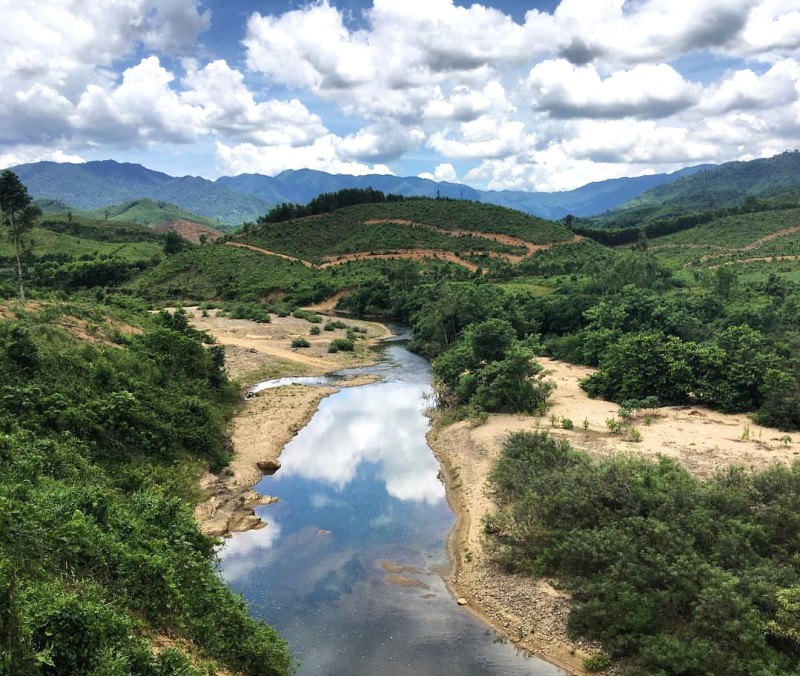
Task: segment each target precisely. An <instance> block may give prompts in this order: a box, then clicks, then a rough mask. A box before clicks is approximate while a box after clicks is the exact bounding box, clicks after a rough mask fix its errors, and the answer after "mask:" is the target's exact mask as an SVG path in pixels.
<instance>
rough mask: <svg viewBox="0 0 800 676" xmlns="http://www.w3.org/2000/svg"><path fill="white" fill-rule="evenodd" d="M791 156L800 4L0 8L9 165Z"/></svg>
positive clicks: (59, 3) (441, 165)
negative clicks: (111, 161) (44, 162)
mask: <svg viewBox="0 0 800 676" xmlns="http://www.w3.org/2000/svg"><path fill="white" fill-rule="evenodd" d="M798 146H800V2H798V0H691V1H689V0H624V1H623V0H561V1H560V2H559V1H558V0H541V1H536V2H515V1H514V0H487V1H486V2H485V3H484V4H478V3H475V4H472V3H471V2H462V1H460V0H371V1H370V0H315V1H313V2H308V1H301V0H0V167H7V166H13V165H16V164H20V163H25V162H36V161H40V160H52V161H57V162H84V161H90V160H99V159H114V160H118V161H121V162H137V163H140V164H143V165H145V166H147V167H149V168H151V169H157V170H160V171H165V172H167V173H169V174H172V175H195V176H198V175H199V176H204V177H206V178H210V179H214V178H217V177H219V176H222V175H235V174H241V173H260V174H266V175H270V176H274V175H276V174H278V173H280V172H281V171H284V170H286V169H301V168H310V169H318V170H321V171H328V172H331V173H342V174H356V175H360V174H367V173H386V174H395V175H398V176H425V177H427V178H434V179H436V180H447V181H456V182H460V183H466V184H468V185H471V186H473V187H476V188H480V189H492V190H506V189H511V190H536V191H556V190H569V189H572V188H575V187H578V186H581V185H584V184H586V183H589V182H591V181H598V180H604V179H608V178H617V177H621V176H639V175H643V174H652V173H664V172H671V171H675V170H676V169H679V168H681V167H685V166H691V165H696V164H701V163H707V162H713V163H720V162H726V161H731V160H748V159H754V158H758V157H768V156H772V155H774V154H776V153H779V152H782V151H784V150H789V149H795V148H797V147H798Z"/></svg>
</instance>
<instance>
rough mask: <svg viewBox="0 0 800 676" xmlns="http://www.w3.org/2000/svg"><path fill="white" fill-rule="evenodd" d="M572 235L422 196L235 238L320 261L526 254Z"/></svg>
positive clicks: (513, 215)
mask: <svg viewBox="0 0 800 676" xmlns="http://www.w3.org/2000/svg"><path fill="white" fill-rule="evenodd" d="M571 234H572V233H571V232H570V231H569V230H568V229H567V228H565V227H564V226H562V225H560V224H558V223H553V222H550V221H545V220H542V219H540V218H536V217H535V216H529V215H527V214H523V213H521V212H519V211H514V210H512V209H506V208H504V207H497V206H494V205H490V204H482V203H480V202H468V201H464V200H435V199H425V198H420V199H408V200H404V201H401V202H384V203H377V204H361V205H357V206H353V207H348V208H345V209H339V210H337V211H334V212H332V213H328V214H321V215H319V216H311V217H307V218H301V219H297V220H294V221H288V222H283V223H260V224H259V225H257V226H255V227H252V228H248V229H247V230H246V231H245V232H243V233H241V234H239V235H236V237H235V239H236V240H237V241H240V242H243V243H246V244H251V245H253V246H258V247H262V248H265V249H270V250H272V251H277V252H280V253H285V254H289V255H292V256H297V257H298V258H302V259H304V260H309V261H314V262H320V261H322V260H323V259H324V258H326V257H331V256H338V255H344V254H352V253H361V252H363V253H370V252H372V253H380V252H392V251H398V250H412V249H440V250H442V251H448V252H452V253H456V254H462V255H470V254H474V253H477V252H494V253H501V254H511V255H523V254H525V251H526V248H525V246H524V244H523V242H527V243H530V244H534V245H535V244H547V243H550V242H555V241H560V240H567V239H569V238H570V237H571ZM503 236H507V237H505V238H504V237H503ZM512 238H514V239H512ZM504 239H505V241H503V240H504ZM515 240H522V242H520V241H515Z"/></svg>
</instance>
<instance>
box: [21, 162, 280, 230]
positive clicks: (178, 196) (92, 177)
mask: <svg viewBox="0 0 800 676" xmlns="http://www.w3.org/2000/svg"><path fill="white" fill-rule="evenodd" d="M14 172H15V173H16V174H17V175H18V176H19V178H20V180H21V181H22V182H23V183H24V184H25V185H26V186H27V187H28V190H29V192H30V194H31V196H32V197H34V198H35V199H52V200H58V201H61V202H63V203H64V204H67V205H69V206H70V207H72V208H74V209H81V210H91V209H101V210H102V209H104V208H105V207H108V206H110V205H115V204H122V203H125V202H129V201H131V200H139V199H141V198H149V199H151V200H155V201H157V202H167V203H171V204H175V205H177V206H178V207H180V208H181V209H186V210H187V211H191V212H192V213H195V214H198V215H200V216H204V217H206V218H209V219H212V220H213V221H214V222H216V221H219V222H221V223H223V224H229V225H238V224H240V223H243V222H244V221H247V220H254V219H255V218H257V217H258V216H259V214H263V213H265V212H266V211H268V210H269V208H270V206H271V205H270V204H268V203H267V202H265V201H263V200H261V199H259V198H258V197H254V196H252V195H243V194H241V193H238V192H234V191H233V190H230V189H229V188H226V187H225V186H224V185H221V184H217V183H214V182H212V181H208V180H206V179H204V178H199V177H196V176H183V177H180V178H176V177H173V176H169V175H167V174H164V173H162V172H159V171H152V170H151V169H147V168H145V167H143V166H141V165H138V164H129V163H119V162H114V161H112V160H107V161H103V162H86V163H85V164H59V163H56V162H37V163H35V164H22V165H19V166H17V167H15V168H14Z"/></svg>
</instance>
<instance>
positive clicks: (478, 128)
mask: <svg viewBox="0 0 800 676" xmlns="http://www.w3.org/2000/svg"><path fill="white" fill-rule="evenodd" d="M525 144H526V136H525V124H524V123H523V122H521V121H517V120H508V121H499V122H498V121H497V120H495V119H493V118H491V117H489V116H487V115H484V116H482V117H479V118H478V119H477V120H472V121H471V122H464V123H462V124H461V125H459V128H458V130H457V138H452V137H451V135H450V134H448V133H447V132H446V131H443V132H435V133H433V134H432V135H431V136H430V138H429V140H428V145H429V147H431V148H433V149H434V150H435V151H436V152H438V153H439V154H440V155H443V156H445V157H452V158H456V159H476V158H490V159H496V158H502V157H507V156H509V155H512V154H514V153H517V152H520V151H521V150H522V149H523V148H524V147H525Z"/></svg>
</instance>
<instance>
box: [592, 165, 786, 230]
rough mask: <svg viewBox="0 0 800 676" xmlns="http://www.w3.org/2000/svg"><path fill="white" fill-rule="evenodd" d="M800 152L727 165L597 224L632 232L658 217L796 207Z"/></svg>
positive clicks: (636, 201)
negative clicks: (741, 209) (638, 226)
mask: <svg viewBox="0 0 800 676" xmlns="http://www.w3.org/2000/svg"><path fill="white" fill-rule="evenodd" d="M799 203H800V152H798V151H792V152H785V153H782V154H780V155H776V156H774V157H770V158H767V159H759V160H752V161H750V162H728V163H726V164H722V165H720V166H718V167H714V168H710V169H705V170H703V171H699V172H696V173H692V174H690V175H688V176H683V177H682V178H680V179H678V180H677V181H674V182H672V183H669V184H664V185H660V186H657V187H655V188H652V189H650V190H647V191H646V192H643V193H642V194H640V195H638V196H636V197H634V198H633V199H631V200H629V201H628V202H626V203H625V204H623V205H622V206H620V207H619V208H617V209H615V210H613V211H612V212H610V213H608V214H604V215H603V216H601V217H597V218H594V219H590V223H591V224H592V225H598V226H616V227H627V226H632V225H640V224H642V223H646V222H650V221H653V220H656V219H658V218H663V217H671V216H678V215H684V214H694V213H700V212H707V211H718V210H725V209H737V208H744V209H746V210H748V211H755V210H760V209H764V208H775V207H789V206H797V205H798V204H799Z"/></svg>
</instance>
